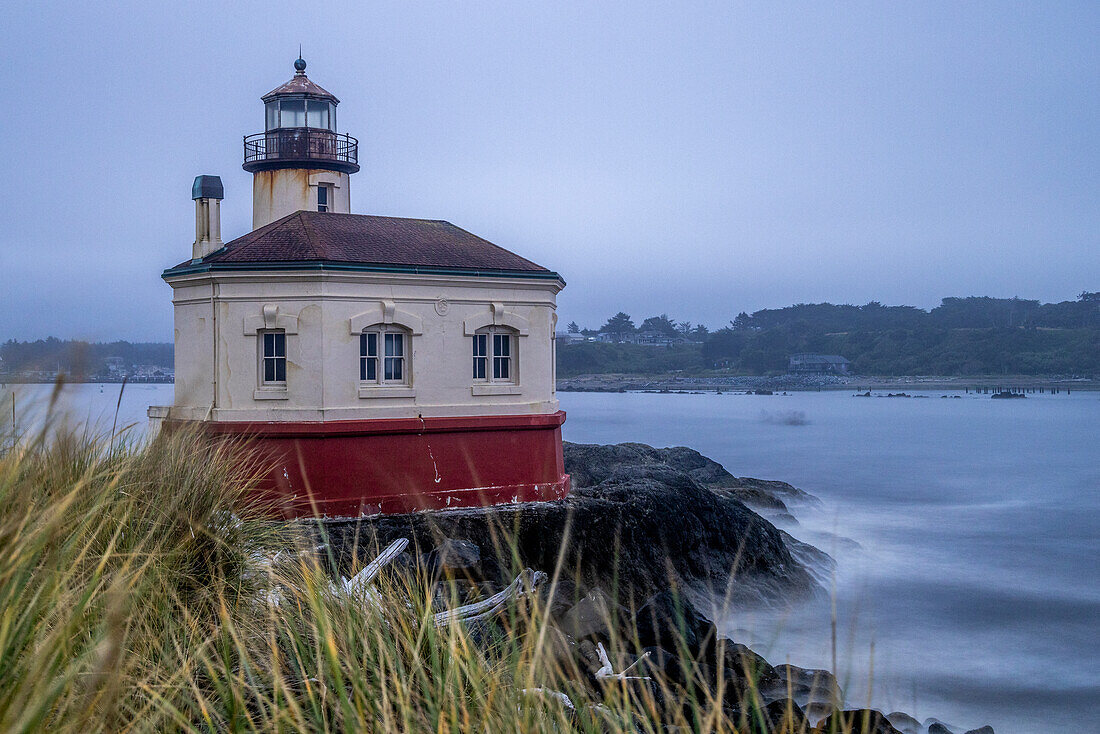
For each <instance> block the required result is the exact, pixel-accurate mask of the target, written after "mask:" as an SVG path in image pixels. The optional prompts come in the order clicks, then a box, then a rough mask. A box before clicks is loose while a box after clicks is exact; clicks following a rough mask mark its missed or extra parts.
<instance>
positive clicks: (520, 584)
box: [432, 568, 546, 627]
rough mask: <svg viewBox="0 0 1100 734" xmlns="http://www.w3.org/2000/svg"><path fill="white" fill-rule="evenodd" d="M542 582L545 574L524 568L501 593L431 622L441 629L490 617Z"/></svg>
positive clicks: (447, 613) (440, 613) (440, 615)
mask: <svg viewBox="0 0 1100 734" xmlns="http://www.w3.org/2000/svg"><path fill="white" fill-rule="evenodd" d="M544 581H546V574H545V573H543V572H542V571H532V570H531V569H529V568H526V569H524V570H523V571H522V572H521V573H520V575H519V576H516V578H515V580H514V581H513V582H512V583H510V584H509V585H508V587H507V588H505V589H504V590H503V591H500V592H497V593H496V594H493V595H492V596H490V597H489V598H488V599H483V600H482V601H479V602H475V603H474V604H466V605H465V606H461V607H455V608H454V609H447V610H446V611H442V612H438V613H437V614H435V615H433V617H432V620H433V622H434V623H435V626H436V627H443V626H444V625H446V624H449V623H450V622H473V621H476V620H479V619H485V618H486V617H491V616H493V615H495V614H497V613H498V612H500V611H501V610H502V609H504V606H505V605H506V604H507V603H508V602H509V601H510V600H512V599H519V598H521V597H523V596H526V595H527V594H529V593H531V592H532V591H534V590H535V589H536V588H538V586H539V585H540V584H542V583H543V582H544Z"/></svg>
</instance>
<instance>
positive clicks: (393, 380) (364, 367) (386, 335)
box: [359, 324, 412, 388]
mask: <svg viewBox="0 0 1100 734" xmlns="http://www.w3.org/2000/svg"><path fill="white" fill-rule="evenodd" d="M371 337H374V339H373V342H374V353H373V354H372V353H371V351H370V345H371V341H372V340H371ZM395 337H400V340H397V339H396V338H395ZM390 352H393V353H390ZM395 367H396V369H394V368H395ZM371 372H373V373H374V377H373V378H372V377H370V373H371ZM396 373H400V375H401V376H400V377H386V375H387V374H390V375H392V374H396ZM411 385H412V334H411V333H410V332H409V330H408V329H406V328H404V327H400V326H394V325H391V324H374V325H371V326H368V327H366V328H364V329H363V330H362V331H361V332H359V386H360V387H365V388H376V387H377V388H384V387H407V386H411Z"/></svg>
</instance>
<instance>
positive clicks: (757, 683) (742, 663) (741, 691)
mask: <svg viewBox="0 0 1100 734" xmlns="http://www.w3.org/2000/svg"><path fill="white" fill-rule="evenodd" d="M719 650H720V651H721V653H722V656H723V661H722V674H723V676H724V677H725V679H726V695H727V696H728V697H729V698H730V700H731V701H737V702H743V701H748V700H755V699H756V695H755V694H756V693H761V692H762V691H766V690H774V689H775V688H777V687H778V685H779V674H778V673H777V672H776V670H775V668H773V667H772V666H771V665H770V664H769V663H768V661H767V660H765V659H764V658H763V656H761V655H757V654H756V653H755V652H753V651H752V650H750V649H749V648H748V647H746V646H745V645H742V644H740V643H737V642H731V641H729V640H722V641H720V643H719Z"/></svg>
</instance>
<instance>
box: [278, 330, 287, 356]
mask: <svg viewBox="0 0 1100 734" xmlns="http://www.w3.org/2000/svg"><path fill="white" fill-rule="evenodd" d="M275 356H276V357H285V356H286V334H284V333H283V332H281V331H277V332H275Z"/></svg>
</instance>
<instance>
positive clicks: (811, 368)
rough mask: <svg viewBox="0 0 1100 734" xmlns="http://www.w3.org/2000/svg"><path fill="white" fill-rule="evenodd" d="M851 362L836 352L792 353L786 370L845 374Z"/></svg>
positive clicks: (812, 373) (804, 372)
mask: <svg viewBox="0 0 1100 734" xmlns="http://www.w3.org/2000/svg"><path fill="white" fill-rule="evenodd" d="M851 364H852V363H851V362H849V361H848V360H846V359H845V358H844V357H841V356H839V355H836V354H793V355H791V357H790V361H789V362H788V364H787V371H788V372H791V373H793V374H810V375H846V374H848V370H849V366H850V365H851Z"/></svg>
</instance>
